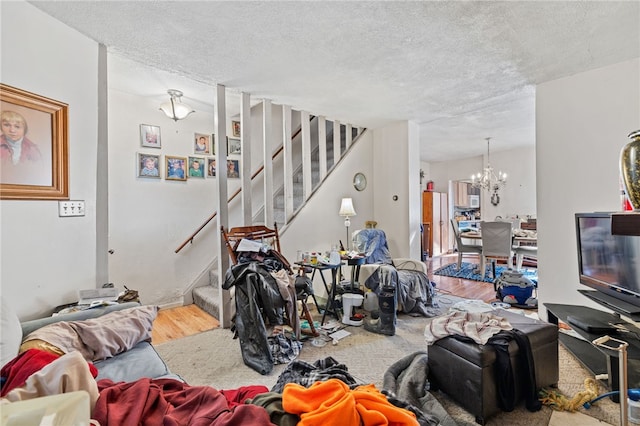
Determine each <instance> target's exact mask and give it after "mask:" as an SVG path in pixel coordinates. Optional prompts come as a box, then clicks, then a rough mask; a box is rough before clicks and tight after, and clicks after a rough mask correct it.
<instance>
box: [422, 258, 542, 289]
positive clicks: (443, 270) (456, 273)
mask: <svg viewBox="0 0 640 426" xmlns="http://www.w3.org/2000/svg"><path fill="white" fill-rule="evenodd" d="M476 268H478V269H479V267H478V265H476V264H474V263H467V262H462V267H461V268H460V269H459V270H458V263H457V262H453V263H449V264H448V265H445V266H442V267H440V268H438V269H436V270H435V271H433V273H434V274H435V275H444V276H445V277H455V278H462V279H465V280H471V281H483V282H487V283H492V282H494V281H495V279H494V278H493V274H492V272H491V265H487V266H486V273H485V275H484V277H483V276H482V275H480V273H479V271H478V270H476ZM508 269H509V268H507V267H506V266H499V265H498V266H496V276H497V277H499V276H500V274H502V273H503V272H504V271H506V270H508ZM521 272H522V273H523V275H524V276H525V277H527V278H529V279H530V280H531V281H533V282H534V283H536V284H537V283H538V270H537V269H524V270H522V271H521Z"/></svg>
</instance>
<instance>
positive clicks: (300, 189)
mask: <svg viewBox="0 0 640 426" xmlns="http://www.w3.org/2000/svg"><path fill="white" fill-rule="evenodd" d="M354 131H355V132H356V133H357V129H355V128H354ZM326 134H327V145H326V146H327V175H328V174H329V173H331V171H332V170H333V168H334V166H335V165H336V164H335V161H334V155H333V127H331V128H327V132H326ZM356 136H357V135H356V134H353V140H354V141H355V137H356ZM329 141H330V142H329ZM294 142H295V141H294ZM346 143H347V142H346V135H344V134H343V135H342V137H341V140H340V151H341V152H343V153H344V152H345V151H346ZM320 184H321V182H320V150H319V144H318V143H317V142H316V144H315V146H313V147H312V152H311V186H312V188H313V189H312V192H315V191H316V190H317V189H318V188H319V186H320ZM310 195H311V194H308V195H307V196H306V197H305V194H304V186H303V170H302V164H299V165H298V167H297V168H296V170H295V172H294V174H293V212H294V213H293V214H294V216H295V215H296V214H298V213H299V212H300V211H301V210H302V208H303V207H304V205H305V203H306V200H307V199H308V198H309V196H310ZM273 216H274V220H275V222H276V223H277V224H278V229H283V228H284V225H285V198H284V185H283V186H281V187H280V188H279V189H278V190H277V191H275V193H274V207H273ZM255 217H259V218H262V217H264V215H263V209H260V210H259V211H258V212H256V215H255ZM290 220H291V219H289V221H290ZM216 264H217V262H215V261H214V262H213V265H214V266H215V265H216ZM218 281H219V280H218V271H217V269H211V270H210V271H209V285H205V286H202V287H196V288H194V289H193V292H192V296H193V303H195V304H196V305H197V306H198V307H199V308H200V309H202V310H203V311H205V312H207V313H209V314H210V315H212V316H214V317H216V318H220V288H219V284H218Z"/></svg>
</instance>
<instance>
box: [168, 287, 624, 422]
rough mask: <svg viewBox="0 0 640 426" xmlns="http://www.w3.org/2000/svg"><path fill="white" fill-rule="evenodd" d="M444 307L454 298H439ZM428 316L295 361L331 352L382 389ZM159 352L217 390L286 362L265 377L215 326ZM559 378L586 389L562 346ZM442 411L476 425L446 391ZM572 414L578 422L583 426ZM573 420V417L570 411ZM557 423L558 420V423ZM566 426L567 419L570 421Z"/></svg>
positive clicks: (308, 350)
mask: <svg viewBox="0 0 640 426" xmlns="http://www.w3.org/2000/svg"><path fill="white" fill-rule="evenodd" d="M440 300H441V304H442V305H443V307H444V308H446V307H447V305H448V304H450V303H452V302H453V301H454V300H455V298H450V297H442V298H441V299H440ZM428 321H429V319H428V318H424V317H412V316H409V315H404V314H400V315H399V316H398V323H397V328H396V335H395V336H382V335H378V334H375V333H369V332H367V331H366V330H364V328H363V327H347V328H346V329H345V330H346V331H349V332H350V333H352V334H351V335H350V336H348V337H345V338H344V339H342V340H340V341H339V342H338V344H337V345H333V344H332V343H331V342H329V343H327V345H326V346H324V347H315V346H313V345H312V344H311V342H310V341H307V342H306V343H305V344H304V347H303V349H302V352H301V354H300V357H299V359H302V360H305V361H309V362H313V361H316V360H317V359H321V358H325V357H327V356H331V357H333V358H335V359H336V360H337V361H339V362H341V363H344V364H345V365H347V367H348V368H349V372H350V373H351V374H352V375H353V376H354V377H356V378H357V379H359V380H360V381H361V382H363V383H374V384H375V385H376V386H377V387H378V388H381V387H382V378H383V374H384V372H385V371H386V369H387V368H388V367H389V365H391V364H392V363H394V362H395V361H397V360H399V359H400V358H402V357H404V356H405V355H407V354H410V353H413V352H415V351H425V350H426V349H427V346H426V344H425V342H424V338H423V330H424V327H425V325H426V323H427V322H428ZM156 349H157V351H158V353H159V354H160V355H161V356H162V358H163V359H164V360H165V362H166V363H167V365H168V366H169V369H170V370H171V371H172V372H173V373H176V374H178V375H180V376H181V377H182V378H184V379H185V380H186V382H187V383H189V384H191V385H210V386H213V387H215V388H217V389H235V388H238V387H239V386H247V385H260V384H261V385H265V386H267V387H268V388H271V387H272V386H273V385H274V384H275V382H276V380H277V378H278V376H279V375H280V373H281V372H282V370H283V369H284V368H285V366H284V365H276V366H274V369H273V371H272V372H271V373H270V374H268V375H265V376H262V375H260V374H259V373H257V372H256V371H254V370H252V369H251V368H249V367H247V366H245V365H244V363H243V361H242V355H241V352H240V344H239V342H238V340H234V339H233V338H232V334H231V331H229V330H225V329H215V330H211V331H206V332H203V333H199V334H196V335H193V336H188V337H184V338H181V339H177V340H174V341H171V342H167V343H162V344H159V345H157V346H156ZM559 353H560V357H559V358H560V359H559V363H560V381H559V384H558V388H559V390H560V391H561V392H563V393H564V394H565V395H567V396H569V397H572V396H574V395H575V394H576V393H577V392H579V391H582V390H584V379H585V378H587V377H589V373H588V372H587V371H586V370H585V369H584V368H583V367H582V366H581V365H580V364H579V363H578V361H577V360H576V359H575V358H574V357H573V356H572V355H570V354H569V353H568V352H567V351H566V350H565V349H564V348H563V347H562V345H561V346H560V351H559ZM605 391H606V390H605V389H604V388H602V389H601V392H605ZM435 396H436V397H437V398H438V399H439V400H440V402H441V403H442V405H443V406H444V407H445V409H446V410H447V411H448V412H449V413H450V414H451V415H452V417H453V418H454V419H455V420H456V421H457V422H458V424H460V425H475V424H476V423H475V421H474V418H473V416H471V415H470V414H469V413H467V412H466V411H464V410H463V409H462V408H460V407H459V406H458V405H457V404H455V403H454V402H453V401H451V400H450V399H449V398H448V397H447V396H446V395H444V394H442V393H440V392H436V393H435ZM618 410H619V409H618V405H617V404H614V403H613V402H611V401H610V400H609V399H603V400H601V401H599V402H598V403H596V404H595V405H594V406H593V407H592V408H591V409H589V410H585V409H581V412H582V413H583V414H586V415H589V416H591V417H593V418H595V419H598V420H602V421H605V422H607V423H610V424H612V425H618V424H619V411H618ZM552 413H553V410H551V409H550V408H548V407H543V409H542V410H541V411H539V412H537V413H530V412H528V411H527V410H526V408H524V406H519V407H517V408H516V409H515V410H514V411H513V412H510V413H501V414H499V415H497V416H495V417H492V418H490V419H489V420H488V421H487V424H488V425H505V426H507V425H509V426H514V425H548V424H550V419H551V416H552ZM575 417H576V422H575V423H576V424H581V425H586V423H584V422H581V421H580V420H579V419H577V417H580V416H575ZM569 419H571V415H569ZM556 424H557V423H556ZM569 424H570V423H569Z"/></svg>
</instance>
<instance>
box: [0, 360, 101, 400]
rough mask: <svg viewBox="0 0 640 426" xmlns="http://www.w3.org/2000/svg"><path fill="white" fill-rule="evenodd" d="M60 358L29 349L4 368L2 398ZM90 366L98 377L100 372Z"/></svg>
mask: <svg viewBox="0 0 640 426" xmlns="http://www.w3.org/2000/svg"><path fill="white" fill-rule="evenodd" d="M58 358H60V356H59V355H56V354H52V353H51V352H47V351H43V350H40V349H29V350H28V351H25V352H22V353H21V354H19V355H18V356H17V357H15V358H14V359H12V360H11V361H9V362H8V363H6V364H5V366H4V367H2V370H1V371H0V376H2V378H3V385H2V390H1V391H0V396H2V397H4V396H5V395H6V394H7V393H9V392H10V391H11V390H13V389H15V388H19V387H21V386H23V385H24V384H25V382H26V381H27V379H28V378H29V376H31V375H32V374H33V373H36V372H38V371H40V370H41V369H42V368H43V367H44V366H46V365H47V364H50V363H52V362H53V361H55V360H56V359H58ZM88 364H89V371H91V374H92V375H93V377H97V376H98V370H96V367H95V366H94V365H93V364H91V363H88Z"/></svg>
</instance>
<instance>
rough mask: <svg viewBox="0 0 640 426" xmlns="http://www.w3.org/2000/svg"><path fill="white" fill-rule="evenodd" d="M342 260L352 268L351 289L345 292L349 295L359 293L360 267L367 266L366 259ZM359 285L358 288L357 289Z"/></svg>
mask: <svg viewBox="0 0 640 426" xmlns="http://www.w3.org/2000/svg"><path fill="white" fill-rule="evenodd" d="M342 260H346V261H347V265H349V266H351V281H350V282H349V288H348V289H345V291H347V292H349V293H357V292H358V290H359V289H360V282H359V281H358V280H359V279H360V266H362V265H364V264H365V260H366V258H364V257H354V258H344V259H342ZM356 284H357V287H356Z"/></svg>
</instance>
